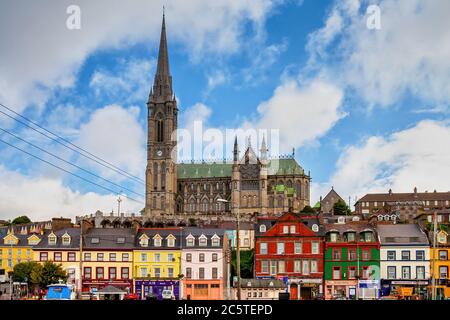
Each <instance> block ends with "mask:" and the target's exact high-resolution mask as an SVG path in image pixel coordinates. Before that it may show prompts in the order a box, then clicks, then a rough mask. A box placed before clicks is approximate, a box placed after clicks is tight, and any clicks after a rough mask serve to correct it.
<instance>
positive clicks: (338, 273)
mask: <svg viewBox="0 0 450 320" xmlns="http://www.w3.org/2000/svg"><path fill="white" fill-rule="evenodd" d="M340 278H341V267H333V279H337V280H338V279H340Z"/></svg>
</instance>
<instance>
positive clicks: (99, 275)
mask: <svg viewBox="0 0 450 320" xmlns="http://www.w3.org/2000/svg"><path fill="white" fill-rule="evenodd" d="M95 274H96V275H97V279H103V278H104V276H105V274H104V273H103V267H97V268H96V271H95Z"/></svg>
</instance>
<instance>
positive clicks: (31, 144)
mask: <svg viewBox="0 0 450 320" xmlns="http://www.w3.org/2000/svg"><path fill="white" fill-rule="evenodd" d="M0 130H1V131H3V132H5V133H7V134H9V135H11V136H13V137H14V138H16V139H18V140H21V141H23V142H25V143H26V144H28V145H30V146H32V147H35V148H36V149H39V150H41V151H42V152H45V153H46V154H49V155H51V156H53V157H55V158H56V159H58V160H60V161H63V162H64V163H67V164H69V165H71V166H73V167H75V168H77V169H79V170H82V171H84V172H86V173H88V174H90V175H92V176H94V177H96V178H99V179H101V180H103V181H106V182H108V183H110V184H112V185H114V186H116V187H119V188H121V189H124V190H127V191H129V192H131V193H134V194H135V195H137V196H139V197H142V195H141V194H139V193H137V192H134V191H133V190H131V189H128V188H126V187H124V186H121V185H119V184H117V183H115V182H113V181H111V180H108V179H105V178H103V177H101V176H99V175H97V174H95V173H93V172H91V171H89V170H86V169H84V168H82V167H80V166H78V165H76V164H74V163H72V162H70V161H67V160H65V159H63V158H61V157H59V156H57V155H55V154H54V153H51V152H49V151H47V150H45V149H43V148H41V147H39V146H37V145H35V144H33V143H31V142H29V141H27V140H25V139H23V138H21V137H19V136H17V135H15V134H14V133H12V132H10V131H8V130H6V129H3V128H1V127H0Z"/></svg>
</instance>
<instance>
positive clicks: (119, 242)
mask: <svg viewBox="0 0 450 320" xmlns="http://www.w3.org/2000/svg"><path fill="white" fill-rule="evenodd" d="M117 243H118V244H124V243H125V238H124V237H119V238H117Z"/></svg>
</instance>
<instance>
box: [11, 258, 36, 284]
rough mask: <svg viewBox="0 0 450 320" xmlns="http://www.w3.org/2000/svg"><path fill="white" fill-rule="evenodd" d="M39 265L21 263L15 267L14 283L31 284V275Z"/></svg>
mask: <svg viewBox="0 0 450 320" xmlns="http://www.w3.org/2000/svg"><path fill="white" fill-rule="evenodd" d="M38 265H39V264H38V263H37V262H35V261H30V262H21V263H18V264H16V265H15V266H14V269H13V274H12V277H13V281H17V282H27V283H30V282H31V273H32V272H33V270H34V268H36V267H37V266H38Z"/></svg>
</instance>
